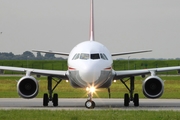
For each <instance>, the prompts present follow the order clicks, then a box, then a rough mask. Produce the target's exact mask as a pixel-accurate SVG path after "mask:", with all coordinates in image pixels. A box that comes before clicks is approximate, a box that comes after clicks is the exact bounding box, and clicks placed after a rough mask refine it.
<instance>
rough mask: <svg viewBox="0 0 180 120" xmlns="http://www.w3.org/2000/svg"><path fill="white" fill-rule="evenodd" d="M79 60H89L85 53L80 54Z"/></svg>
mask: <svg viewBox="0 0 180 120" xmlns="http://www.w3.org/2000/svg"><path fill="white" fill-rule="evenodd" d="M80 59H83V60H87V59H89V54H87V53H81V56H80Z"/></svg>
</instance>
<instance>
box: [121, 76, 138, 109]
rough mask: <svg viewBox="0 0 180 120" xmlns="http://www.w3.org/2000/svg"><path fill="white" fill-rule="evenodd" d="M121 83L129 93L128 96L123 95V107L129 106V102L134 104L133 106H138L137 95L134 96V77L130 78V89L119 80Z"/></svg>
mask: <svg viewBox="0 0 180 120" xmlns="http://www.w3.org/2000/svg"><path fill="white" fill-rule="evenodd" d="M121 82H122V83H123V84H124V85H125V87H126V88H127V89H128V91H129V94H128V93H125V94H124V106H129V103H130V101H133V102H134V106H139V94H137V93H135V94H134V76H132V77H130V87H128V86H127V85H126V81H124V80H122V79H121Z"/></svg>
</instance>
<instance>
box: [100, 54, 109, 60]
mask: <svg viewBox="0 0 180 120" xmlns="http://www.w3.org/2000/svg"><path fill="white" fill-rule="evenodd" d="M100 56H101V59H103V60H108V58H107V57H106V55H105V54H104V53H100Z"/></svg>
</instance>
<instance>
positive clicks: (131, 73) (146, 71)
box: [114, 66, 180, 79]
mask: <svg viewBox="0 0 180 120" xmlns="http://www.w3.org/2000/svg"><path fill="white" fill-rule="evenodd" d="M172 70H178V73H179V72H180V66H174V67H162V68H151V69H140V70H124V71H114V72H115V73H114V74H115V77H114V79H121V78H125V77H130V76H138V75H146V74H151V75H156V72H165V71H172Z"/></svg>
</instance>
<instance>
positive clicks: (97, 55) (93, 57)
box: [91, 54, 100, 59]
mask: <svg viewBox="0 0 180 120" xmlns="http://www.w3.org/2000/svg"><path fill="white" fill-rule="evenodd" d="M91 59H100V56H99V54H91Z"/></svg>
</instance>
